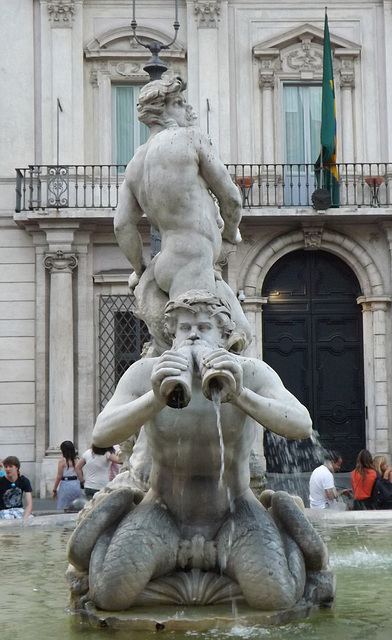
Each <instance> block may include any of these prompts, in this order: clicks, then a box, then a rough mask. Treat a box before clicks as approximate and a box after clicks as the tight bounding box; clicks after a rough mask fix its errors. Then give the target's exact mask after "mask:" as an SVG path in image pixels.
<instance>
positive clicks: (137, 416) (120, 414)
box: [93, 351, 189, 447]
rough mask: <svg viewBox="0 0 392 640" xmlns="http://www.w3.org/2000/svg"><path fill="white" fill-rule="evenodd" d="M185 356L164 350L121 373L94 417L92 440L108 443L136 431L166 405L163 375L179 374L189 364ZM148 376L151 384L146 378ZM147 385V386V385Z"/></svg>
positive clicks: (106, 444) (107, 444)
mask: <svg viewBox="0 0 392 640" xmlns="http://www.w3.org/2000/svg"><path fill="white" fill-rule="evenodd" d="M188 366H189V365H188V362H187V360H186V358H185V357H184V356H183V355H182V354H179V353H176V352H173V351H165V353H163V354H162V355H161V356H160V357H159V358H145V359H143V358H142V359H141V360H138V361H137V362H135V364H133V365H132V366H131V367H130V368H129V369H128V370H127V371H126V372H125V373H124V375H123V376H122V378H121V379H120V382H119V383H118V385H117V388H116V391H115V392H114V395H113V397H112V398H111V400H109V402H108V403H107V405H106V406H105V408H104V409H103V411H101V413H100V414H99V416H98V417H97V420H96V423H95V426H94V430H93V443H94V444H95V446H97V447H110V446H112V445H113V444H116V443H118V442H123V441H124V440H126V439H127V438H129V437H130V436H131V435H132V434H134V433H136V431H138V429H140V428H141V427H142V425H143V424H145V423H146V422H148V421H149V420H151V419H152V418H154V416H156V415H157V414H158V413H159V412H160V411H162V410H163V409H164V408H165V407H166V400H165V398H164V397H163V396H162V395H161V393H160V387H161V384H162V381H163V380H164V378H166V377H168V376H175V375H179V374H180V373H181V372H182V371H185V370H186V369H187V368H188ZM146 380H147V381H149V380H150V384H149V383H148V382H147V383H146V382H145V381H146ZM149 387H150V388H149Z"/></svg>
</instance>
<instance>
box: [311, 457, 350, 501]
mask: <svg viewBox="0 0 392 640" xmlns="http://www.w3.org/2000/svg"><path fill="white" fill-rule="evenodd" d="M342 462H343V460H342V456H341V455H340V454H339V453H337V452H336V451H331V452H330V453H329V454H328V455H327V456H326V458H325V460H324V463H323V464H322V465H320V466H319V467H317V468H316V469H315V470H314V471H313V473H312V475H311V476H310V480H309V502H310V508H311V509H339V508H342V509H344V510H345V509H346V505H343V504H342V503H339V502H338V501H337V498H338V497H339V496H342V495H346V496H350V495H351V491H350V489H343V490H342V491H339V492H338V491H337V490H336V488H335V480H334V477H333V474H334V473H336V471H339V470H340V467H341V466H342ZM340 505H341V506H340Z"/></svg>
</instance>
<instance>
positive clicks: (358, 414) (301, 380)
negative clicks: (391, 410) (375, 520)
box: [262, 251, 365, 472]
mask: <svg viewBox="0 0 392 640" xmlns="http://www.w3.org/2000/svg"><path fill="white" fill-rule="evenodd" d="M262 295H263V296H265V297H268V303H267V304H266V305H265V307H264V310H263V358H264V360H265V362H267V363H268V364H269V365H271V367H273V369H275V371H277V373H278V374H279V375H280V377H281V378H282V380H283V382H284V384H285V386H286V387H287V388H288V389H289V390H290V391H291V392H292V393H293V394H294V395H295V396H296V397H297V398H298V399H299V400H300V401H301V402H302V403H303V404H304V405H305V406H306V407H307V408H308V409H309V412H310V415H311V416H312V420H313V428H314V430H315V431H316V432H318V434H319V438H315V439H312V441H310V440H305V441H299V442H294V441H289V442H287V443H286V441H285V443H284V447H285V449H286V452H285V456H286V457H285V458H284V456H282V455H281V453H282V441H281V439H277V438H275V437H273V436H271V435H270V434H268V432H266V435H265V453H266V458H267V470H268V471H273V472H282V471H287V470H289V469H294V467H295V466H297V469H298V470H300V471H309V470H312V469H313V468H314V467H315V465H316V464H317V462H318V460H319V459H320V455H322V453H321V450H320V447H318V446H317V441H319V442H320V443H321V445H322V447H325V448H327V449H335V450H337V451H340V452H341V454H342V456H343V467H342V470H350V469H353V467H354V466H355V460H356V456H357V454H358V452H359V451H360V449H362V448H364V447H365V407H364V392H363V343H362V312H361V308H360V306H359V305H358V304H357V302H356V298H357V297H358V295H360V287H359V283H358V280H357V278H356V276H355V274H354V273H353V271H352V270H351V269H350V268H349V267H348V265H347V264H346V263H345V262H343V261H342V260H341V259H340V258H337V257H336V256H334V255H333V254H330V253H327V252H325V251H295V252H292V253H290V254H288V255H286V256H285V257H284V258H282V259H281V260H279V261H278V262H277V263H276V264H275V265H274V266H273V268H272V269H271V270H270V272H269V273H268V275H267V277H266V279H265V282H264V287H263V292H262Z"/></svg>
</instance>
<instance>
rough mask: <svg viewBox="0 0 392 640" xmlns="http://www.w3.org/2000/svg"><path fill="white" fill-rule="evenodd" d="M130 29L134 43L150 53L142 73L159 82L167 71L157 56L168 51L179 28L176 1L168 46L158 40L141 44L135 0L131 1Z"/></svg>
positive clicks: (176, 0) (176, 1)
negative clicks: (138, 34) (172, 33)
mask: <svg viewBox="0 0 392 640" xmlns="http://www.w3.org/2000/svg"><path fill="white" fill-rule="evenodd" d="M131 28H132V31H133V37H134V38H135V40H136V42H137V43H138V44H140V45H141V46H142V47H145V48H146V49H149V50H150V52H151V58H150V59H149V60H148V61H147V63H146V65H145V66H144V67H143V69H144V71H147V73H148V75H149V76H150V80H159V78H160V77H161V76H162V74H163V73H164V72H165V71H167V66H166V64H165V63H164V62H163V61H162V60H161V59H160V57H159V54H160V52H161V51H162V49H168V48H169V47H170V46H171V45H172V44H174V42H175V41H176V39H177V33H178V29H179V28H180V23H179V22H178V0H175V15H174V23H173V28H174V38H173V40H171V41H170V42H169V43H168V44H163V42H159V40H150V42H148V43H147V42H142V41H141V40H140V39H139V38H138V37H137V35H136V29H137V22H136V0H133V14H132V22H131Z"/></svg>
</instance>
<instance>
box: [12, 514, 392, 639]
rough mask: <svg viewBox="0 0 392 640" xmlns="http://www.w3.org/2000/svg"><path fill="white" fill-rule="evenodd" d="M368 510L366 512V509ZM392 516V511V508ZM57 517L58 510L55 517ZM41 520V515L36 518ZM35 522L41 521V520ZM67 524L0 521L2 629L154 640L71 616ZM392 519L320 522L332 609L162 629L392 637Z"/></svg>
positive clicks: (16, 635) (226, 635) (19, 634)
mask: <svg viewBox="0 0 392 640" xmlns="http://www.w3.org/2000/svg"><path fill="white" fill-rule="evenodd" d="M368 515H369V514H368ZM391 515H392V514H391ZM52 518H54V519H56V518H58V516H53V517H52ZM37 520H38V519H37ZM37 524H38V523H37ZM72 526H73V525H72V524H71V523H70V525H69V526H67V525H65V526H64V527H63V526H61V527H60V526H50V527H47V526H45V527H41V526H36V524H35V526H23V525H21V526H12V527H7V526H2V527H1V528H0V558H1V569H2V571H1V583H0V597H1V600H0V602H1V631H2V636H3V637H7V638H13V640H30V639H34V638H40V640H49V639H50V640H52V639H56V640H84V639H88V640H95V639H97V640H98V638H99V639H100V640H103V639H104V640H107V639H108V638H110V639H112V638H113V640H125V639H127V640H150V639H151V640H152V638H155V639H156V636H157V632H146V631H132V632H129V631H126V632H125V631H116V630H111V629H95V628H92V627H90V626H87V625H84V624H81V623H80V622H79V620H76V619H75V618H73V617H71V616H69V615H67V613H66V611H65V609H66V606H67V602H68V589H67V584H66V581H65V577H64V573H65V570H66V567H67V561H66V552H65V550H66V545H67V540H68V538H69V535H70V533H71V530H72ZM390 526H391V519H389V518H388V519H385V521H384V522H381V521H379V520H378V521H376V520H375V521H372V520H369V519H367V522H366V524H359V523H356V524H355V523H354V524H346V525H344V526H343V525H342V524H341V523H327V522H319V523H317V522H316V523H315V527H316V528H317V529H318V531H319V532H320V533H321V535H322V537H323V538H324V540H325V541H326V542H327V545H328V547H329V550H330V561H331V564H332V566H333V567H334V569H335V571H336V579H337V591H336V603H335V605H334V608H333V609H325V610H320V611H316V612H315V613H313V614H312V615H311V617H310V618H308V619H305V620H302V621H300V622H295V623H290V624H286V625H279V626H277V627H265V628H261V627H247V626H244V625H241V620H240V619H239V620H238V624H237V625H236V626H235V627H234V628H233V629H231V630H230V631H223V630H219V629H211V630H210V631H206V632H200V631H197V632H196V631H183V632H178V631H175V632H172V631H171V632H168V631H162V632H158V633H160V634H161V635H163V637H167V638H170V639H171V640H192V638H195V637H196V638H203V639H206V640H230V639H234V638H250V639H252V640H253V639H255V640H258V639H260V640H261V639H264V638H265V639H267V640H278V639H279V640H284V639H286V638H287V639H289V638H290V639H291V638H300V639H301V640H307V639H309V640H343V639H345V640H390V639H391V627H392V625H391V622H392V610H391V604H390V593H391V587H390V582H391V577H392V541H391V535H390Z"/></svg>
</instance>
